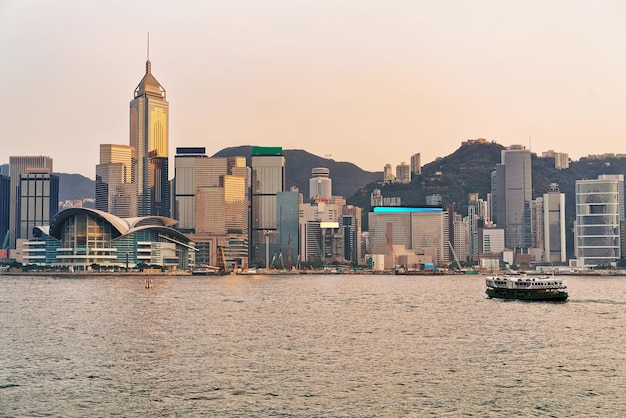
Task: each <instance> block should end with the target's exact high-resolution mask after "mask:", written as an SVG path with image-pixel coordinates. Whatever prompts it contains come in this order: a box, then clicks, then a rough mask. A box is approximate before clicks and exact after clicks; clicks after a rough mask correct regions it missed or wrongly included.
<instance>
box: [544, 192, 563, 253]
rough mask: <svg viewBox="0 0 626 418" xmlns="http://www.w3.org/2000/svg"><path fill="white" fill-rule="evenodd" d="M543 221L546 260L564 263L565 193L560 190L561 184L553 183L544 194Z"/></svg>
mask: <svg viewBox="0 0 626 418" xmlns="http://www.w3.org/2000/svg"><path fill="white" fill-rule="evenodd" d="M543 222H544V228H543V229H544V246H545V255H544V259H545V261H547V262H550V263H554V262H561V263H564V262H565V261H566V260H567V258H566V247H565V194H564V193H561V192H560V190H559V185H558V184H556V183H552V184H551V185H550V189H549V190H548V193H545V194H544V195H543Z"/></svg>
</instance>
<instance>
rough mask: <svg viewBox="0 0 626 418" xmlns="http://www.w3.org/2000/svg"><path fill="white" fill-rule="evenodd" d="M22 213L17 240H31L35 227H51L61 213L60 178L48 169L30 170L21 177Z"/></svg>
mask: <svg viewBox="0 0 626 418" xmlns="http://www.w3.org/2000/svg"><path fill="white" fill-rule="evenodd" d="M19 196H20V203H19V207H20V213H19V214H18V216H17V218H18V222H19V228H18V230H17V234H16V238H17V239H20V238H22V239H30V238H32V236H33V227H35V226H42V225H50V221H52V218H54V215H56V214H57V212H58V211H59V177H58V176H56V175H54V174H52V172H51V170H50V169H48V168H40V169H30V170H28V172H27V173H24V174H21V175H20V186H19Z"/></svg>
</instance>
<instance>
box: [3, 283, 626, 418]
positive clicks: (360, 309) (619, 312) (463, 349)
mask: <svg viewBox="0 0 626 418" xmlns="http://www.w3.org/2000/svg"><path fill="white" fill-rule="evenodd" d="M567 281H568V285H569V290H570V300H569V301H568V302H565V303H545V302H518V301H503V300H492V299H487V298H485V295H484V290H485V287H484V277H482V276H472V277H464V276H444V277H435V278H433V277H415V276H413V277H411V276H358V275H346V276H343V275H321V276H312V275H301V276H265V277H262V276H231V277H223V278H196V277H184V278H175V277H171V278H169V277H168V278H161V277H158V278H155V279H154V288H152V289H145V288H144V281H143V279H141V278H128V277H125V278H122V277H118V278H115V277H111V278H82V279H68V278H42V277H26V276H24V277H15V276H0V321H1V322H0V415H1V416H111V415H120V416H199V415H204V416H227V417H230V416H240V417H250V416H281V417H283V416H284V417H380V416H390V417H397V416H425V415H433V416H478V417H482V416H557V417H567V416H598V417H606V416H615V417H623V416H626V278H617V277H612V278H597V277H569V278H567Z"/></svg>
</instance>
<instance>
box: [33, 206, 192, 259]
mask: <svg viewBox="0 0 626 418" xmlns="http://www.w3.org/2000/svg"><path fill="white" fill-rule="evenodd" d="M170 224H173V221H172V220H170V221H167V220H163V218H157V217H154V218H150V217H148V218H141V219H134V220H132V223H131V222H129V221H127V220H125V219H122V218H118V217H115V216H113V215H109V214H105V215H102V214H101V212H98V211H94V210H91V209H86V208H72V209H66V210H65V211H63V212H61V213H59V214H58V215H57V216H56V217H55V218H54V219H53V221H52V223H51V224H50V227H49V229H48V230H46V229H43V228H37V229H36V234H35V236H34V239H33V240H31V241H29V242H27V243H26V245H27V247H28V249H27V250H26V252H27V253H29V254H31V255H30V256H26V257H24V258H25V260H26V261H27V262H28V263H31V264H35V263H36V264H47V265H54V266H73V267H75V268H78V269H85V268H87V267H88V266H91V265H93V264H97V265H100V266H108V267H114V268H118V269H123V268H134V267H135V266H136V265H137V264H140V263H145V264H150V265H159V266H162V267H166V268H176V269H187V268H188V263H189V259H190V257H191V254H190V253H191V252H193V251H194V249H193V246H192V245H191V243H190V240H189V239H188V238H187V237H186V236H184V235H182V234H181V233H179V232H178V231H176V230H174V229H171V228H170V227H169V226H168V225H170ZM46 231H48V232H49V233H48V232H46ZM42 243H44V244H42ZM44 254H45V256H44Z"/></svg>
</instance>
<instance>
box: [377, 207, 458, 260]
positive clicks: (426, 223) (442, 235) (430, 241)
mask: <svg viewBox="0 0 626 418" xmlns="http://www.w3.org/2000/svg"><path fill="white" fill-rule="evenodd" d="M368 223H369V238H370V245H371V252H372V254H377V255H380V254H382V255H384V265H385V268H392V267H393V266H394V265H396V264H398V256H399V255H401V254H400V253H404V254H403V255H406V253H414V254H420V255H429V256H430V258H431V260H432V262H433V263H435V264H438V265H440V264H443V263H445V262H447V261H449V252H448V249H447V248H448V241H450V235H449V234H450V231H449V221H448V213H447V212H445V211H444V210H443V209H442V208H440V207H439V208H436V207H385V206H378V207H375V208H373V211H372V212H370V213H368Z"/></svg>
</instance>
